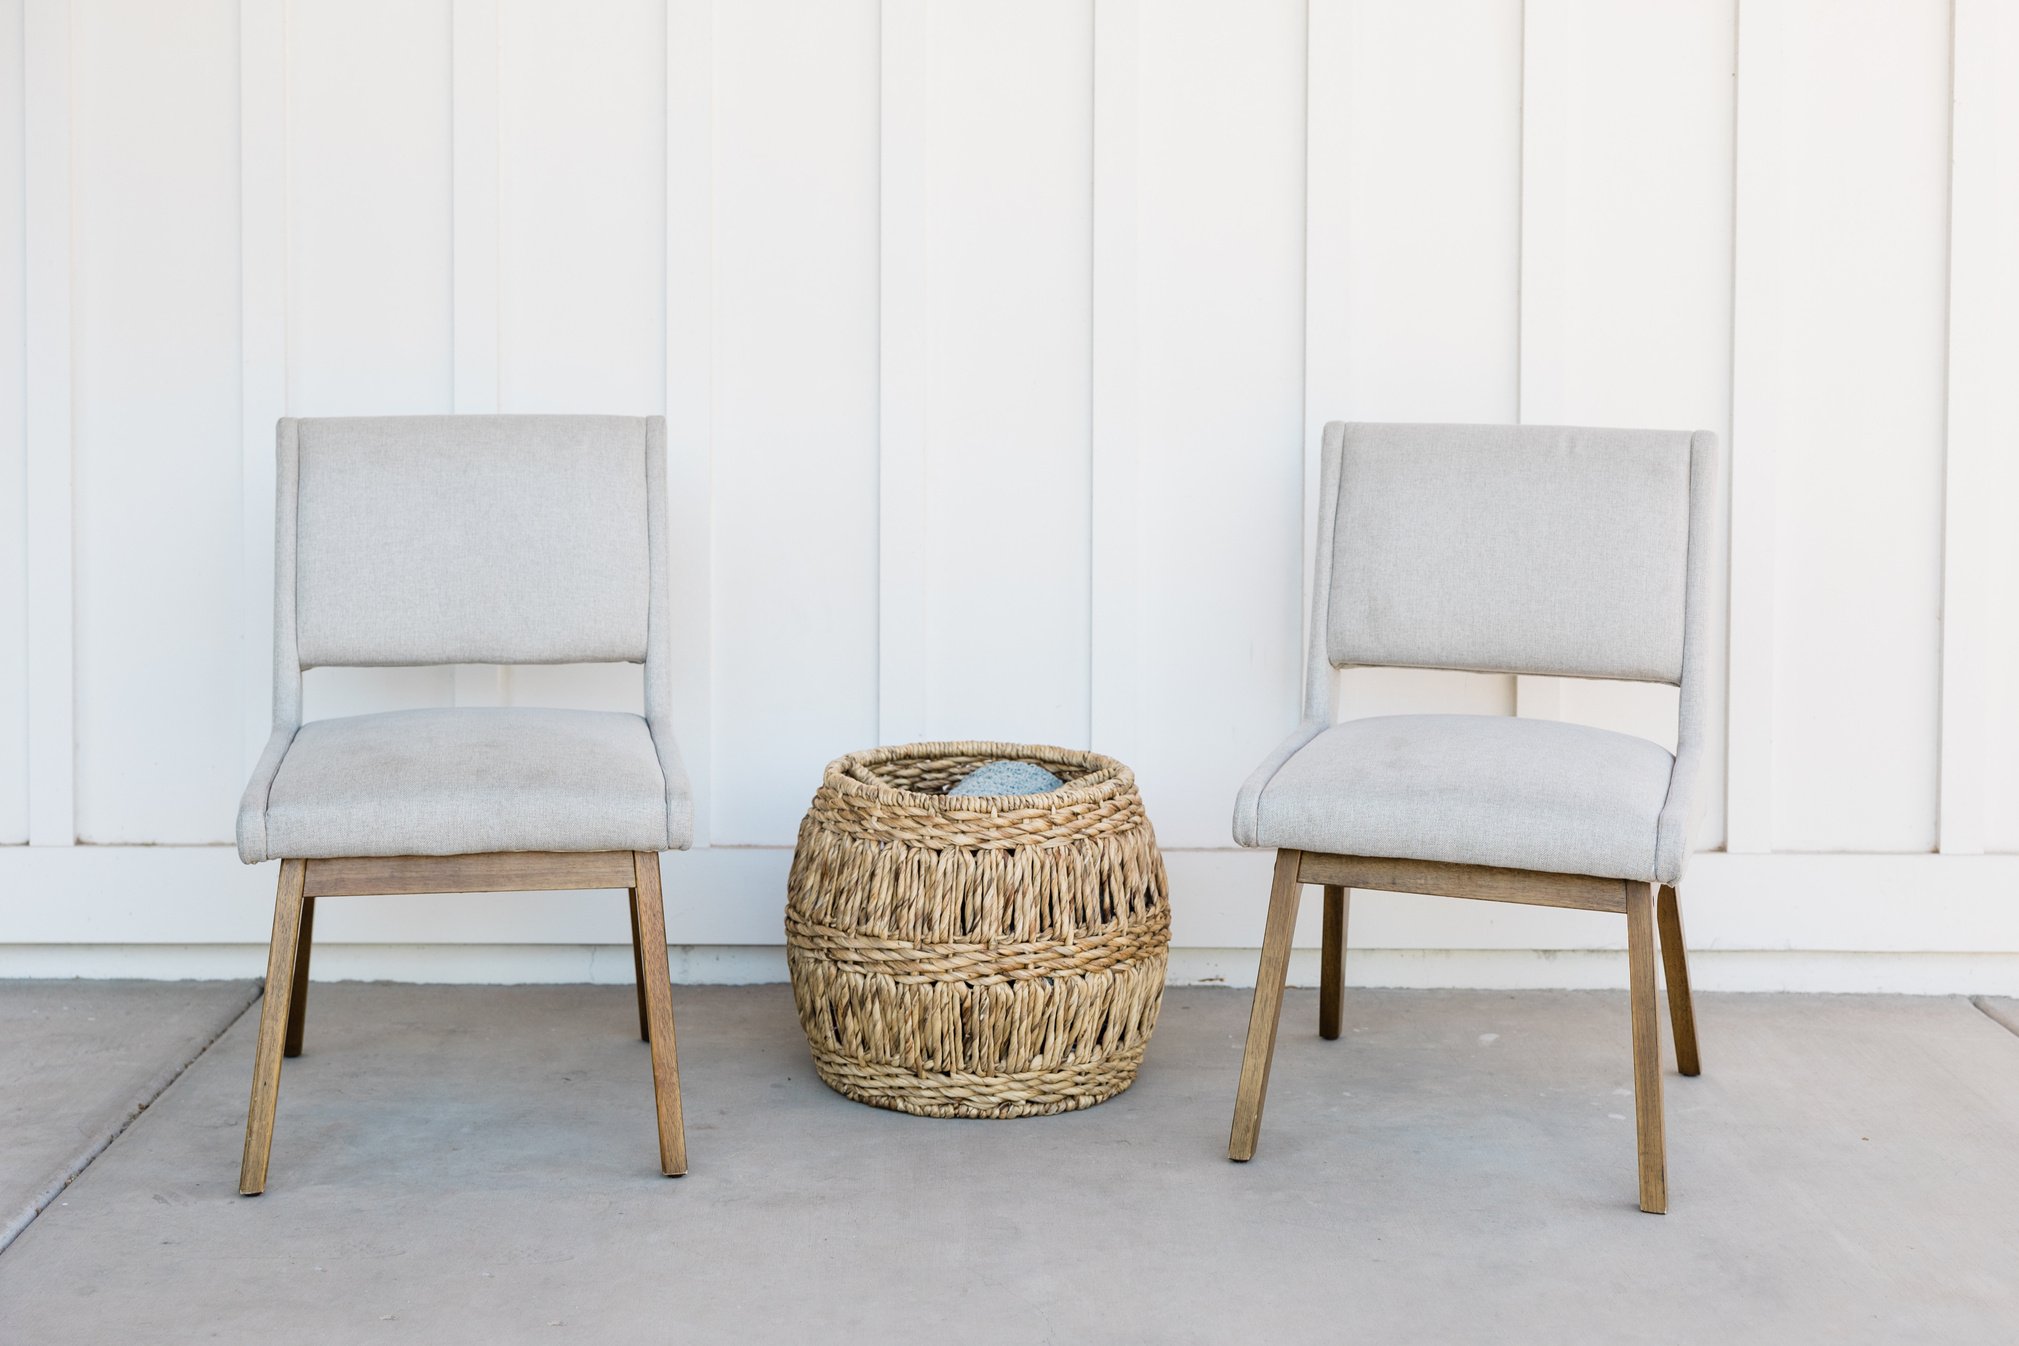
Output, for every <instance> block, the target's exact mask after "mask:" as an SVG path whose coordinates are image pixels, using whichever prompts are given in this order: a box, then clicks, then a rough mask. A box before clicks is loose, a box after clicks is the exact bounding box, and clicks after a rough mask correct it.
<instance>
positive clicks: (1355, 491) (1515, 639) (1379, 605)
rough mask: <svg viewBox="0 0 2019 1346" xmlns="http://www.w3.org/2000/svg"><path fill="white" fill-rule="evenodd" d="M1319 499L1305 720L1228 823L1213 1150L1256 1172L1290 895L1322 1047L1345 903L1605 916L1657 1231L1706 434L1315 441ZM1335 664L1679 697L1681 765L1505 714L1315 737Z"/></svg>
mask: <svg viewBox="0 0 2019 1346" xmlns="http://www.w3.org/2000/svg"><path fill="white" fill-rule="evenodd" d="M1318 502H1319V503H1318V537H1317V554H1316V577H1315V579H1314V581H1313V584H1312V593H1313V599H1312V607H1311V631H1310V655H1309V659H1308V662H1307V665H1306V673H1305V690H1304V720H1303V723H1302V724H1301V725H1300V726H1299V727H1298V729H1297V732H1296V733H1294V734H1293V735H1291V737H1290V738H1289V739H1288V740H1287V741H1286V742H1285V743H1283V745H1282V746H1281V747H1279V748H1277V749H1276V751H1275V752H1274V753H1272V754H1271V755H1270V756H1269V758H1268V760H1267V761H1265V762H1264V763H1263V764H1262V765H1261V767H1260V768H1259V769H1258V770H1257V771H1256V772H1255V774H1254V775H1253V776H1251V777H1250V778H1249V780H1248V782H1247V784H1246V785H1245V786H1244V787H1243V788H1242V790H1241V794H1240V798H1239V800H1238V801H1237V802H1236V804H1235V811H1234V839H1235V840H1236V841H1237V842H1239V843H1240V844H1241V845H1243V846H1267V847H1272V848H1274V849H1275V850H1276V876H1275V883H1274V887H1273V889H1272V891H1271V893H1270V898H1269V915H1268V923H1267V927H1266V929H1265V932H1264V935H1263V942H1262V960H1261V967H1260V970H1259V972H1258V973H1257V976H1256V980H1255V1003H1254V1010H1253V1013H1252V1015H1251V1017H1250V1019H1249V1023H1248V1042H1247V1048H1246V1053H1245V1055H1244V1056H1243V1058H1242V1062H1241V1081H1240V1086H1239V1092H1238V1095H1237V1097H1236V1100H1235V1107H1234V1130H1233V1137H1232V1140H1231V1142H1230V1144H1229V1146H1228V1155H1229V1157H1230V1158H1233V1159H1236V1160H1246V1159H1250V1158H1252V1157H1253V1156H1254V1153H1255V1141H1256V1137H1257V1135H1258V1134H1259V1132H1260V1130H1261V1124H1262V1102H1263V1095H1264V1093H1265V1091H1266V1090H1267V1088H1268V1084H1269V1060H1270V1056H1271V1054H1272V1052H1273V1051H1274V1049H1275V1044H1276V1020H1277V1017H1278V1013H1279V1011H1280V1010H1281V1008H1282V1003H1283V983H1284V977H1285V973H1286V970H1287V967H1288V963H1289V958H1290V940H1291V935H1292V933H1293V929H1294V927H1295V925H1296V920H1297V905H1298V897H1299V893H1300V891H1301V888H1302V885H1304V884H1307V883H1313V884H1320V885H1322V886H1323V887H1324V890H1325V919H1324V924H1323V932H1324V942H1323V951H1322V962H1321V963H1320V991H1319V1032H1320V1034H1321V1035H1322V1036H1324V1037H1327V1038H1336V1037H1337V1036H1338V1035H1339V1017H1340V1008H1341V999H1342V993H1343V992H1342V988H1343V986H1344V958H1345V943H1346V911H1347V898H1348V894H1349V892H1350V891H1351V890H1352V889H1354V888H1369V889H1385V890H1390V891H1399V892H1412V893H1430V894H1436V895H1442V896H1449V897H1470V898H1484V899H1488V900H1492V901H1501V902H1529V903H1537V904H1541V905H1545V906H1558V907H1575V908H1580V909H1583V910H1588V911H1610V912H1620V913H1623V914H1624V915H1625V916H1626V924H1627V965H1628V976H1629V981H1630V985H1631V994H1630V997H1629V998H1630V1002H1631V1009H1632V1026H1633V1057H1634V1110H1635V1114H1636V1134H1637V1137H1638V1147H1639V1155H1640V1205H1641V1209H1643V1210H1647V1211H1654V1212H1660V1211H1662V1210H1664V1209H1665V1208H1666V1206H1667V1202H1668V1197H1667V1177H1666V1167H1665V1162H1664V1156H1663V1148H1664V1135H1663V1130H1662V1111H1661V1069H1660V1067H1661V1059H1660V1051H1661V1048H1660V1030H1659V1027H1658V1025H1657V1022H1656V1013H1655V982H1654V976H1655V971H1654V960H1655V927H1656V925H1657V923H1659V925H1660V928H1661V948H1662V952H1663V954H1664V955H1665V957H1664V962H1665V964H1666V969H1667V977H1668V991H1669V1013H1670V1016H1671V1018H1672V1019H1673V1022H1674V1032H1675V1048H1676V1058H1677V1063H1678V1065H1679V1066H1680V1067H1681V1070H1682V1073H1683V1074H1685V1075H1694V1074H1696V1073H1697V1045H1696V1027H1695V1021H1694V1018H1693V1015H1692V1012H1691V1007H1690V989H1689V969H1688V965H1687V963H1686V962H1685V959H1684V953H1683V938H1682V923H1681V916H1680V914H1679V912H1678V910H1677V905H1676V885H1677V884H1678V883H1679V882H1680V881H1681V879H1682V874H1683V866H1684V864H1685V863H1686V862H1687V861H1688V859H1689V853H1690V829H1691V821H1692V806H1693V805H1694V803H1695V801H1696V797H1697V792H1696V784H1697V775H1698V772H1699V768H1700V766H1701V763H1702V760H1703V753H1704V738H1705V734H1706V732H1707V726H1706V725H1705V723H1704V721H1705V709H1704V705H1705V698H1706V697H1707V696H1708V695H1709V691H1710V681H1711V678H1712V676H1713V674H1712V671H1711V668H1710V664H1709V659H1710V636H1709V619H1710V574H1711V549H1712V547H1713V546H1714V539H1715V537H1716V522H1717V516H1718V449H1717V437H1716V436H1714V435H1712V434H1709V433H1707V432H1704V431H1698V432H1697V433H1695V434H1689V433H1686V432H1676V433H1670V432H1665V431H1650V430H1580V429H1564V428H1556V427H1548V426H1486V425H1446V426H1438V425H1343V424H1338V423H1334V424H1332V425H1328V426H1326V427H1325V442H1324V462H1323V474H1322V477H1321V485H1320V488H1319V497H1318ZM1355 665H1378V666H1388V667H1408V668H1444V669H1467V670H1473V671H1480V672H1500V673H1529V674H1548V675H1557V676H1566V677H1582V678H1613V679H1630V680H1636V681H1642V682H1660V683H1669V684H1673V685H1676V686H1678V687H1679V688H1680V713H1679V717H1678V718H1679V722H1678V725H1677V737H1676V752H1675V754H1674V756H1671V755H1670V754H1669V753H1668V751H1667V750H1666V749H1664V748H1662V747H1660V746H1659V745H1657V744H1654V743H1651V742H1648V741H1646V740H1644V739H1639V738H1634V737H1632V736H1629V735H1625V734H1615V733H1609V732H1607V731H1605V730H1601V729H1593V728H1588V727H1586V726H1583V725H1576V724H1564V723H1558V722H1555V721H1549V720H1530V719H1514V718H1509V717H1504V716H1487V715H1391V716H1379V717H1375V718H1371V719H1363V720H1351V721H1347V722H1345V723H1340V724H1335V723H1334V722H1333V711H1332V687H1333V683H1334V679H1333V670H1334V669H1337V668H1345V667H1349V666H1355ZM1656 889H1659V890H1660V892H1659V897H1658V898H1657V896H1656V892H1655V890H1656Z"/></svg>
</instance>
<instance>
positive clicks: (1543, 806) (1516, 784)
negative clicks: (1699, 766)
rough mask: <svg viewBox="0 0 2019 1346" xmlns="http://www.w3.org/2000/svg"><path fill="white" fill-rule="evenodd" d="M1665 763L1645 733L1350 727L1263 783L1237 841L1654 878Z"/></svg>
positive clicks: (1543, 723)
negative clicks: (1246, 837) (1247, 836)
mask: <svg viewBox="0 0 2019 1346" xmlns="http://www.w3.org/2000/svg"><path fill="white" fill-rule="evenodd" d="M1673 765H1674V759H1673V758H1671V757H1670V756H1669V754H1668V750H1667V749H1666V748H1663V747H1662V746H1660V745H1659V744H1656V743H1650V742H1648V741H1647V740H1646V739H1642V738H1635V737H1633V736H1632V735H1630V734H1615V733H1611V732H1609V731H1607V730H1604V729H1592V728H1590V727H1588V726H1585V725H1579V724H1563V723H1560V722H1558V721H1555V720H1523V719H1516V718H1514V717H1513V716H1503V715H1381V716H1375V717H1373V718H1371V719H1365V720H1349V721H1347V722H1346V723H1344V724H1340V725H1336V726H1334V727H1332V728H1330V729H1326V730H1324V731H1323V732H1321V733H1319V734H1318V735H1316V736H1315V737H1313V738H1312V739H1310V740H1309V741H1308V742H1307V743H1306V744H1305V745H1304V746H1303V747H1302V748H1300V749H1298V750H1297V751H1296V752H1294V753H1292V754H1291V755H1290V756H1289V757H1288V758H1287V759H1286V760H1285V761H1284V762H1283V763H1282V764H1281V766H1280V767H1278V769H1277V770H1276V771H1275V772H1274V773H1273V775H1272V778H1271V779H1270V780H1268V781H1266V782H1264V784H1263V785H1262V787H1261V788H1260V789H1259V790H1258V792H1257V793H1258V800H1257V810H1256V818H1255V831H1254V834H1253V841H1252V842H1250V843H1249V844H1251V845H1260V846H1272V847H1287V848H1290V849H1293V850H1305V851H1326V852H1329V853H1332V854H1335V855H1374V856H1390V857H1398V858H1403V859H1411V860H1446V861H1452V862H1455V863H1458V864H1468V865H1499V866H1503V867H1506V868H1510V869H1540V870H1548V871H1551V872H1554V873H1563V874H1595V875H1598V876H1599V877H1601V878H1614V879H1642V880H1652V879H1654V878H1655V854H1656V849H1657V848H1656V829H1657V820H1658V819H1659V817H1660V814H1661V810H1662V804H1663V801H1664V800H1665V799H1666V798H1667V797H1668V785H1669V773H1670V769H1671V767H1672V766H1673Z"/></svg>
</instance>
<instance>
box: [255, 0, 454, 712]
mask: <svg viewBox="0 0 2019 1346" xmlns="http://www.w3.org/2000/svg"><path fill="white" fill-rule="evenodd" d="M287 44H288V68H287V118H288V120H287V129H288V145H287V160H288V167H287V178H288V204H287V226H286V227H287V241H288V278H287V280H288V288H287V328H288V352H287V374H288V409H289V411H290V412H291V413H292V414H294V415H298V416H356V415H410V414H418V413H429V412H445V411H449V410H451V409H452V407H453V397H454V392H455V381H454V368H455V366H454V359H455V355H454V335H453V313H454V296H453V275H454V272H453V263H452V258H451V240H452V227H453V226H452V214H453V212H452V184H453V172H452V163H451V149H450V117H449V113H450V104H451V92H452V86H451V81H452V64H451V57H450V8H449V5H448V3H447V0H427V2H426V3H419V4H414V3H405V2H404V0H363V2H361V3H351V0H295V3H294V4H293V5H292V7H291V8H290V9H289V12H288V16H287ZM304 694H305V695H304V711H305V713H306V714H308V715H309V716H310V717H312V718H314V717H320V716H326V715H347V714H357V713H362V712H367V711H377V710H392V709H398V708H402V707H407V706H417V705H419V706H426V705H436V706H439V705H447V704H449V703H450V702H451V701H452V700H453V698H454V684H453V678H452V673H451V671H450V670H448V669H321V670H318V671H316V672H315V673H314V674H312V675H311V676H310V677H309V678H308V680H307V683H306V685H305V687H304Z"/></svg>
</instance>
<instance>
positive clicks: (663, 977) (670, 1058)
mask: <svg viewBox="0 0 2019 1346" xmlns="http://www.w3.org/2000/svg"><path fill="white" fill-rule="evenodd" d="M634 861H635V874H636V879H635V886H634V889H633V891H634V892H635V893H636V894H637V910H638V948H639V949H640V957H639V960H638V961H639V963H640V964H641V967H642V982H643V985H644V987H645V1005H646V1021H647V1029H648V1032H647V1036H648V1038H649V1040H650V1041H651V1043H652V1092H653V1096H654V1099H655V1101H656V1103H657V1105H658V1109H659V1167H660V1169H661V1170H662V1171H664V1173H665V1174H666V1176H667V1177H669V1178H677V1177H679V1176H680V1175H681V1174H683V1173H685V1172H686V1171H687V1132H686V1127H685V1124H684V1123H683V1121H682V1120H681V1116H680V1061H679V1056H678V1053H677V1052H676V1051H675V1050H674V1042H673V986H672V977H671V974H670V973H669V971H668V969H667V964H666V912H665V905H664V901H663V899H662V898H661V896H660V892H659V856H658V854H657V853H656V852H653V851H639V852H638V853H637V855H636V856H635V857H634Z"/></svg>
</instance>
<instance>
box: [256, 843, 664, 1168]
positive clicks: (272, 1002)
mask: <svg viewBox="0 0 2019 1346" xmlns="http://www.w3.org/2000/svg"><path fill="white" fill-rule="evenodd" d="M576 888H622V889H625V890H626V891H627V892H628V894H629V900H630V907H631V957H632V967H633V969H634V971H635V972H636V974H637V978H638V1033H639V1036H640V1037H642V1038H644V1039H645V1040H646V1041H647V1042H648V1043H650V1044H651V1052H652V1080H653V1090H654V1093H655V1095H656V1100H657V1103H656V1106H657V1110H658V1117H659V1162H660V1167H661V1168H662V1169H664V1170H665V1171H666V1172H667V1173H668V1174H670V1175H675V1176H677V1175H679V1174H681V1173H685V1172H686V1171H687V1143H686V1139H685V1136H684V1134H683V1131H682V1128H681V1118H680V1071H679V1066H678V1064H677V1061H676V1057H675V1053H674V1045H673V987H672V977H671V975H670V970H669V968H668V966H667V961H666V914H665V903H664V899H663V897H662V896H661V893H660V888H659V857H658V855H657V854H656V853H654V852H651V851H637V852H633V851H583V852H578V853H575V852H565V851H526V852H501V853H498V854H492V855H400V856H359V857H355V858H351V859H341V860H283V861H281V866H280V891H279V893H278V895H277V896H276V897H275V899H274V911H273V942H272V944H271V945H270V946H269V947H268V949H267V962H266V994H265V997H264V998H263V1000H262V1001H261V1004H260V1014H259V1042H258V1045H257V1047H256V1048H255V1049H254V1056H253V1076H252V1102H251V1104H250V1107H249V1109H248V1112H247V1116H246V1123H245V1159H244V1163H243V1165H242V1166H241V1168H240V1170H239V1182H238V1190H239V1191H241V1192H243V1193H244V1194H246V1195H247V1196H254V1195H257V1194H258V1193H260V1192H262V1191H264V1190H265V1188H266V1168H267V1156H268V1153H269V1151H270V1150H271V1149H272V1147H273V1119H274V1105H275V1103H276V1102H277V1101H278V1099H279V1096H280V1066H281V1059H282V1057H283V1056H298V1055H300V1053H301V1040H302V1025H303V1020H304V1016H305V1013H306V1010H307V1005H308V966H309V950H310V946H311V942H312V940H313V937H314V929H315V900H316V898H317V897H336V896H346V897H348V896H359V895H365V894H381V893H471V892H523V891H527V890H544V889H576Z"/></svg>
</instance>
